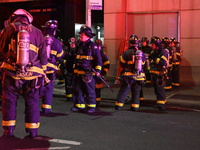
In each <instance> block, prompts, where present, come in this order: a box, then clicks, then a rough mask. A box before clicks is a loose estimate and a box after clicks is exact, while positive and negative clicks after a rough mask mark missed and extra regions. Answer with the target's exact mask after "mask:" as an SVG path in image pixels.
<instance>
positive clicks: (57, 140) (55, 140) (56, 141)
mask: <svg viewBox="0 0 200 150" xmlns="http://www.w3.org/2000/svg"><path fill="white" fill-rule="evenodd" d="M49 142H54V143H60V144H69V145H81V144H82V143H81V142H76V141H70V140H62V139H51V140H49Z"/></svg>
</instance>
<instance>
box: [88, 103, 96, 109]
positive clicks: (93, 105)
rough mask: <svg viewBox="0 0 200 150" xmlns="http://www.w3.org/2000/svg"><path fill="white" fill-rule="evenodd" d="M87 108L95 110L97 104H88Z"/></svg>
mask: <svg viewBox="0 0 200 150" xmlns="http://www.w3.org/2000/svg"><path fill="white" fill-rule="evenodd" d="M87 107H93V108H95V107H96V104H87Z"/></svg>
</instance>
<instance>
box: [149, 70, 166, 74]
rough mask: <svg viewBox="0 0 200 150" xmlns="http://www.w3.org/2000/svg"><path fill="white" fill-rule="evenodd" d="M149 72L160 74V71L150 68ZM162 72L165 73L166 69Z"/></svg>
mask: <svg viewBox="0 0 200 150" xmlns="http://www.w3.org/2000/svg"><path fill="white" fill-rule="evenodd" d="M149 72H150V73H154V74H161V72H160V71H156V70H150V71H149ZM163 73H164V74H166V73H167V71H165V72H163Z"/></svg>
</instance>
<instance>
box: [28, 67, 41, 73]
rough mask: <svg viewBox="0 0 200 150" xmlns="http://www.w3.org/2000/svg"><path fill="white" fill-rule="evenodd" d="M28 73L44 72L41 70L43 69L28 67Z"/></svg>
mask: <svg viewBox="0 0 200 150" xmlns="http://www.w3.org/2000/svg"><path fill="white" fill-rule="evenodd" d="M28 71H31V72H37V73H39V74H44V70H43V69H41V68H38V67H35V66H33V67H30V68H29V69H28Z"/></svg>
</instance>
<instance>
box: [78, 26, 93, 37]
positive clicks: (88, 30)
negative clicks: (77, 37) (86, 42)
mask: <svg viewBox="0 0 200 150" xmlns="http://www.w3.org/2000/svg"><path fill="white" fill-rule="evenodd" d="M81 33H85V34H86V35H87V36H88V37H90V38H93V36H95V35H96V34H95V33H92V29H91V28H90V27H88V26H81V28H80V32H79V34H81Z"/></svg>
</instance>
